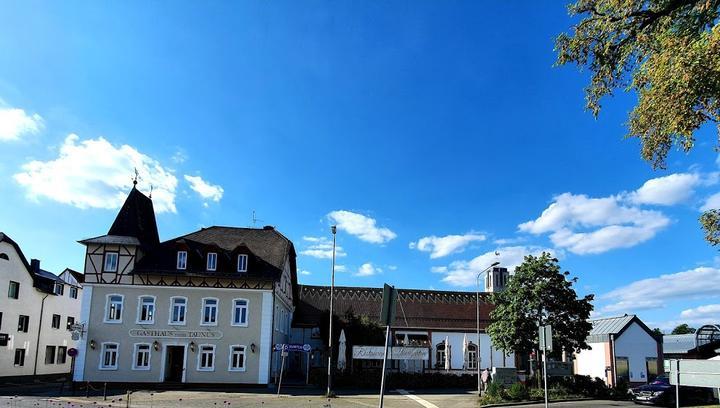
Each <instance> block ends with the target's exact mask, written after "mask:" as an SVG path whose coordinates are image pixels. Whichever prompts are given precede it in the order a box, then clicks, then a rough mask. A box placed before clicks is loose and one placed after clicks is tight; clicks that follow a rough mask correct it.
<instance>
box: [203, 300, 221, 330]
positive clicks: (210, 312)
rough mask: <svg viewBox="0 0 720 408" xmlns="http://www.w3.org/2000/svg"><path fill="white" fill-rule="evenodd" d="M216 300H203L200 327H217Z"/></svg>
mask: <svg viewBox="0 0 720 408" xmlns="http://www.w3.org/2000/svg"><path fill="white" fill-rule="evenodd" d="M217 311H218V300H217V299H213V298H203V307H202V318H201V319H200V325H202V326H216V325H217Z"/></svg>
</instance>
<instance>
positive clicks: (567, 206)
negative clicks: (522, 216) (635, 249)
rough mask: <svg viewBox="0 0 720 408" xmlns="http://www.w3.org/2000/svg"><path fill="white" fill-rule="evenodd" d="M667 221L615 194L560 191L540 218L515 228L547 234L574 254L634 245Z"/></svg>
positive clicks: (660, 214) (647, 238) (648, 237)
mask: <svg viewBox="0 0 720 408" xmlns="http://www.w3.org/2000/svg"><path fill="white" fill-rule="evenodd" d="M669 224H670V220H669V219H668V218H667V217H666V216H665V215H664V214H662V213H661V212H659V211H654V210H643V209H641V208H639V207H633V206H627V205H624V204H623V203H622V201H621V197H619V196H610V197H603V198H590V197H588V196H586V195H584V194H580V195H575V194H571V193H564V194H560V195H559V196H557V197H555V200H554V202H553V203H552V204H550V206H549V207H548V208H546V209H545V211H543V212H542V214H541V215H540V217H538V218H537V219H536V220H534V221H528V222H525V223H523V224H520V225H519V229H520V231H523V232H529V233H532V234H536V235H537V234H543V233H551V234H550V240H551V241H552V242H553V244H555V245H556V246H558V247H560V248H565V249H568V250H569V251H570V252H573V253H576V254H596V253H602V252H606V251H609V250H611V249H616V248H627V247H632V246H635V245H637V244H639V243H641V242H644V241H647V240H649V239H650V238H652V237H654V236H655V235H656V234H657V233H658V232H659V231H660V230H662V229H663V228H665V227H666V226H667V225H669ZM582 229H585V230H586V231H582ZM587 230H589V231H587Z"/></svg>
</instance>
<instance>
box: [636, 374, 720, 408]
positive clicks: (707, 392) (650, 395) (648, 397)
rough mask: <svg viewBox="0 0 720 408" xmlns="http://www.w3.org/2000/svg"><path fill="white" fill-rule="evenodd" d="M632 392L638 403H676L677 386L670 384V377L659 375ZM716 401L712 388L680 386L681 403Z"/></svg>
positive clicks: (666, 404)
mask: <svg viewBox="0 0 720 408" xmlns="http://www.w3.org/2000/svg"><path fill="white" fill-rule="evenodd" d="M630 394H632V397H633V402H635V403H636V404H647V405H663V406H674V405H675V386H674V385H670V379H669V378H667V377H664V376H660V377H657V378H656V379H655V380H654V381H652V382H651V383H650V384H645V385H641V386H640V387H635V388H633V389H631V390H630ZM714 401H715V398H714V396H713V392H712V389H710V388H700V387H685V386H681V387H680V403H681V404H683V405H685V404H695V403H698V404H700V403H708V402H714Z"/></svg>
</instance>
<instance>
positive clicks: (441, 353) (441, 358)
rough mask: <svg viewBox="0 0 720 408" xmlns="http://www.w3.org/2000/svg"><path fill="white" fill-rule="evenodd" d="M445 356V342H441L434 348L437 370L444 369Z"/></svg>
mask: <svg viewBox="0 0 720 408" xmlns="http://www.w3.org/2000/svg"><path fill="white" fill-rule="evenodd" d="M446 356H447V353H446V352H445V342H442V343H440V344H438V345H437V346H435V366H436V367H439V368H444V367H445V357H446Z"/></svg>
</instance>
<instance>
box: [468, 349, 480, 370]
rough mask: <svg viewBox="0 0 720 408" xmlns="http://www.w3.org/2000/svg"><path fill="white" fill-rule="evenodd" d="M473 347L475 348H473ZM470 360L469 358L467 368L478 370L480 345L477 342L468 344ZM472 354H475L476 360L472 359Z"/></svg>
mask: <svg viewBox="0 0 720 408" xmlns="http://www.w3.org/2000/svg"><path fill="white" fill-rule="evenodd" d="M471 348H473V349H474V350H471ZM467 352H468V360H467V369H468V370H477V365H478V346H477V344H474V343H471V344H468V350H467ZM470 355H474V356H475V360H471V359H470Z"/></svg>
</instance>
